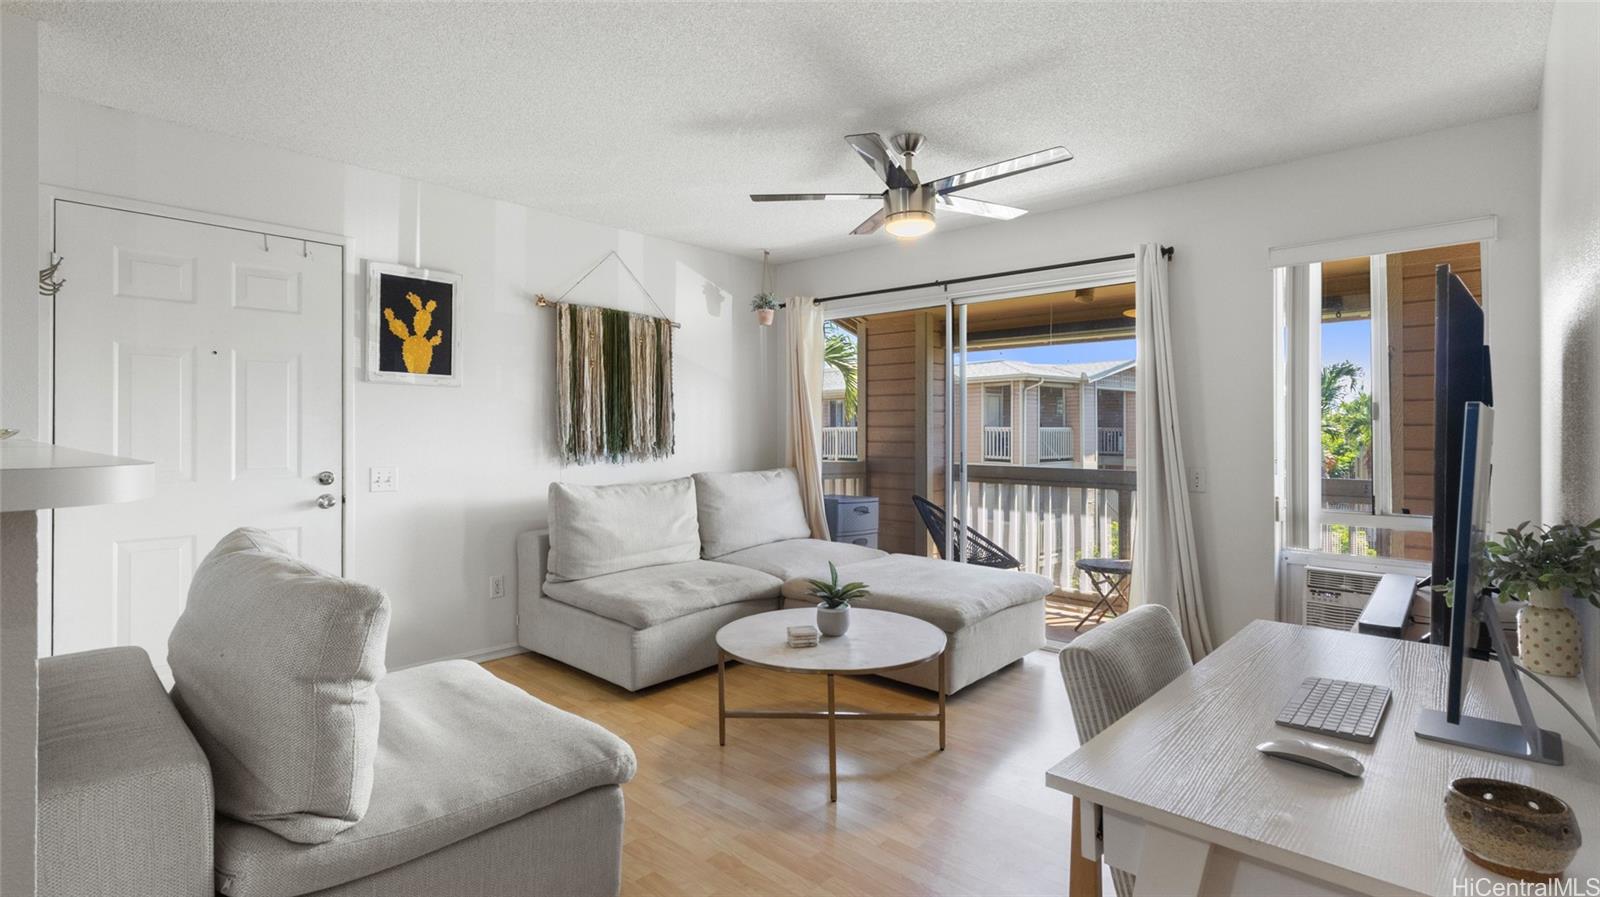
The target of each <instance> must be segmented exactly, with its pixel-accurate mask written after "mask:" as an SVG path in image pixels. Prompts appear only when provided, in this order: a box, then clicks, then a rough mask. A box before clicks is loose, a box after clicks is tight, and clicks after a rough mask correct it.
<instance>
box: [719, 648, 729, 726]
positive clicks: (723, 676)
mask: <svg viewBox="0 0 1600 897" xmlns="http://www.w3.org/2000/svg"><path fill="white" fill-rule="evenodd" d="M727 662H728V654H727V652H725V651H723V650H722V649H721V648H718V649H717V744H720V745H722V746H723V747H727V745H728V694H727V690H728V687H727V676H728V673H727V669H726V667H727Z"/></svg>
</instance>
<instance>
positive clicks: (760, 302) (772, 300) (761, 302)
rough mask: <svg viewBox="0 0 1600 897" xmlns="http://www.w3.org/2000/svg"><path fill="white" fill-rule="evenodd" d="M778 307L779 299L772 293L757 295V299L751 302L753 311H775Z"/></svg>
mask: <svg viewBox="0 0 1600 897" xmlns="http://www.w3.org/2000/svg"><path fill="white" fill-rule="evenodd" d="M777 307H778V297H777V296H774V295H772V294H771V293H757V294H756V295H755V298H754V299H751V300H750V310H751V311H763V310H766V309H775V308H777Z"/></svg>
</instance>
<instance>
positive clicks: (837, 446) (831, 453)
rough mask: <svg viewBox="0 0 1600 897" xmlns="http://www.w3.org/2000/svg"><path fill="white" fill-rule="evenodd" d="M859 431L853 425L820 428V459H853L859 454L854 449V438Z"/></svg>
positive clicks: (858, 456)
mask: <svg viewBox="0 0 1600 897" xmlns="http://www.w3.org/2000/svg"><path fill="white" fill-rule="evenodd" d="M860 432H861V431H860V430H858V429H857V428H855V427H823V428H822V460H824V461H854V460H856V459H857V458H860V457H861V455H860V453H859V452H858V451H857V449H856V439H857V438H858V434H859V433H860Z"/></svg>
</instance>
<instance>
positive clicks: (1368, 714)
mask: <svg viewBox="0 0 1600 897" xmlns="http://www.w3.org/2000/svg"><path fill="white" fill-rule="evenodd" d="M1387 709H1389V689H1388V688H1385V687H1384V686H1382V685H1370V684H1368V683H1365V682H1347V681H1345V680H1343V679H1322V678H1319V677H1317V676H1307V677H1306V679H1305V681H1304V682H1301V683H1300V687H1299V688H1297V689H1295V692H1294V697H1292V698H1290V699H1289V703H1287V704H1284V705H1283V710H1282V711H1281V712H1279V713H1278V719H1277V723H1278V725H1280V726H1288V727H1289V728H1291V729H1304V730H1305V731H1307V732H1316V733H1317V734H1319V735H1328V736H1331V737H1333V738H1347V739H1349V740H1351V741H1360V742H1363V743H1366V744H1371V743H1372V741H1373V739H1375V738H1377V736H1378V726H1379V725H1380V724H1381V723H1382V722H1383V713H1384V711H1385V710H1387Z"/></svg>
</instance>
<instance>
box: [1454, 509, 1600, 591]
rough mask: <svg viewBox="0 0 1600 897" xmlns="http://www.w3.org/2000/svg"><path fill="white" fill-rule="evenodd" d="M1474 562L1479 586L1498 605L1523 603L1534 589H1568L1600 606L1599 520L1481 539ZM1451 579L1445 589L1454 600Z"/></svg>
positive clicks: (1528, 527) (1522, 527)
mask: <svg viewBox="0 0 1600 897" xmlns="http://www.w3.org/2000/svg"><path fill="white" fill-rule="evenodd" d="M1478 563H1479V570H1480V575H1481V576H1482V577H1483V583H1484V585H1485V586H1486V587H1488V588H1489V589H1491V590H1494V591H1498V592H1499V593H1500V600H1501V601H1526V600H1528V598H1529V597H1530V596H1531V595H1532V594H1533V593H1534V592H1538V591H1544V590H1550V591H1558V592H1559V591H1567V592H1571V593H1572V594H1573V595H1575V596H1577V597H1579V598H1582V599H1584V600H1585V601H1588V602H1589V603H1590V604H1593V605H1594V606H1595V607H1600V519H1597V520H1593V521H1591V522H1589V523H1585V524H1577V523H1558V524H1555V525H1554V526H1535V525H1534V524H1532V523H1530V522H1523V523H1519V524H1517V525H1516V526H1514V527H1512V528H1511V529H1508V530H1506V531H1504V532H1502V533H1501V534H1500V538H1499V539H1485V540H1484V543H1483V545H1482V546H1481V547H1480V548H1479V554H1478ZM1455 586H1456V584H1455V581H1454V580H1452V581H1451V582H1450V583H1448V584H1447V585H1446V586H1444V591H1445V596H1446V597H1447V598H1449V599H1450V600H1451V601H1452V602H1453V601H1454V600H1455Z"/></svg>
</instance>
